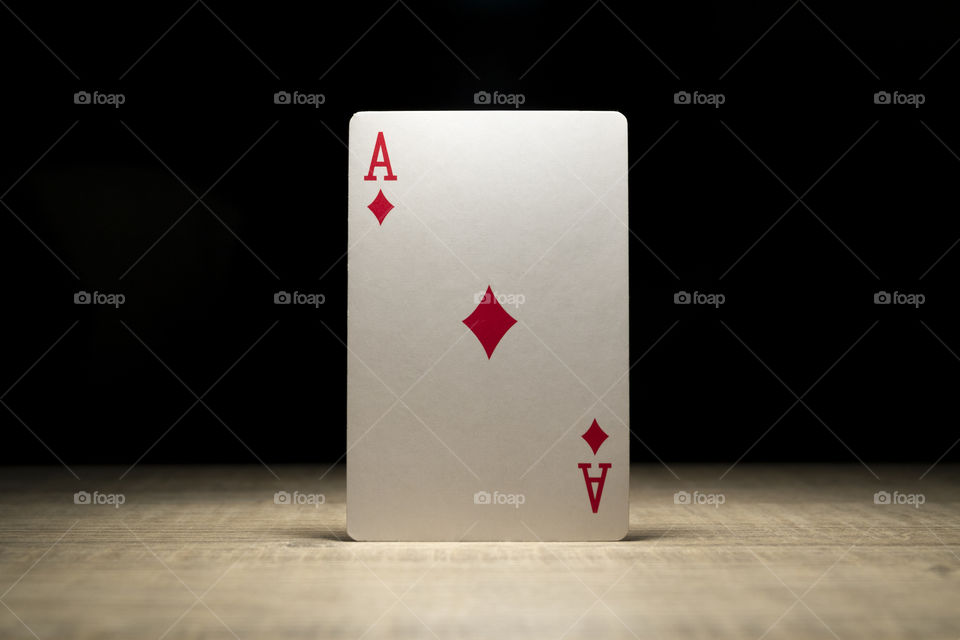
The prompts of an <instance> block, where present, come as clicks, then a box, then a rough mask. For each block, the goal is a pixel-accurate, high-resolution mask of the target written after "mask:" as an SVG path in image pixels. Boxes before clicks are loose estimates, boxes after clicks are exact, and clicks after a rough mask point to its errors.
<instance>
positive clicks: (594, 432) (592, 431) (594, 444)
mask: <svg viewBox="0 0 960 640" xmlns="http://www.w3.org/2000/svg"><path fill="white" fill-rule="evenodd" d="M580 437H581V438H583V439H584V440H586V441H587V444H588V445H590V448H591V449H593V455H597V450H599V449H600V445H602V444H603V442H604V441H605V440H606V439H607V438H609V437H610V436H608V435H607V434H606V433H605V432H604V431H603V429H601V428H600V425H598V424H597V421H596V419H594V421H593V424H591V425H590V428H589V429H587V430H586V431H585V432H584V434H583V435H582V436H580Z"/></svg>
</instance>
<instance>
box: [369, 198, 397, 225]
mask: <svg viewBox="0 0 960 640" xmlns="http://www.w3.org/2000/svg"><path fill="white" fill-rule="evenodd" d="M367 209H370V211H373V215H375V216H377V221H378V222H379V223H380V224H383V219H384V218H386V217H387V214H388V213H390V211H392V210H393V205H392V204H390V201H389V200H387V198H386V196H384V195H383V190H381V191H380V192H379V193H377V197H376V198H374V199H373V202H371V203H370V204H368V205H367Z"/></svg>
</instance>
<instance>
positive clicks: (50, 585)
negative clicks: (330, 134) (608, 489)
mask: <svg viewBox="0 0 960 640" xmlns="http://www.w3.org/2000/svg"><path fill="white" fill-rule="evenodd" d="M872 468H873V471H874V472H876V474H877V475H878V476H879V477H880V479H879V480H877V479H876V478H874V477H873V476H872V475H871V474H870V472H868V470H867V469H865V468H864V467H862V466H859V465H852V466H754V465H747V464H742V465H740V466H737V467H736V468H734V469H733V470H732V471H731V472H730V473H729V474H728V475H727V476H726V477H725V478H724V479H723V480H720V479H719V478H720V476H721V474H723V472H724V471H725V470H726V466H684V465H676V466H672V470H673V472H675V473H676V475H677V476H678V477H679V480H678V479H677V478H675V477H674V476H673V475H671V474H670V473H669V472H668V471H667V470H666V469H664V468H663V467H660V466H636V467H634V469H633V474H632V480H633V487H632V494H631V500H632V505H631V533H630V535H629V536H628V538H627V539H626V540H625V541H622V542H615V543H602V544H598V543H589V544H583V543H570V544H558V543H550V544H545V543H509V544H503V543H482V544H475V543H471V544H466V543H459V544H458V543H443V544H435V543H431V544H426V543H421V544H410V543H403V544H400V543H356V542H351V541H349V540H348V539H347V536H346V531H345V526H344V473H343V469H342V468H338V469H335V470H334V471H332V472H331V473H329V474H328V475H326V476H325V477H323V479H322V480H321V479H320V476H321V475H322V474H323V472H324V471H325V468H324V467H275V468H274V471H275V472H276V473H277V475H278V476H279V478H280V479H279V480H277V479H275V478H274V477H273V476H272V475H271V474H270V473H269V472H268V471H267V470H266V469H265V468H263V467H260V466H249V467H247V466H231V467H195V466H194V467H191V466H181V467H149V466H141V467H136V468H135V469H134V470H133V471H132V472H131V473H130V475H128V476H127V477H126V478H125V479H124V480H123V481H118V480H117V478H118V476H120V475H121V473H122V472H123V471H124V469H122V468H111V467H99V468H83V467H80V468H75V469H74V471H75V472H76V473H77V475H78V476H79V477H80V479H79V480H77V479H75V478H73V477H72V476H71V475H70V474H69V473H68V472H67V471H66V470H65V469H63V468H61V467H48V468H7V469H5V470H3V471H0V593H2V596H0V602H2V604H3V605H4V606H2V607H0V638H4V639H8V638H9V639H13V638H32V637H37V638H40V639H41V640H47V639H61V638H78V639H80V638H151V639H159V638H184V637H189V638H243V639H247V638H271V639H288V638H349V639H351V640H356V639H358V638H412V637H416V638H435V637H438V638H444V639H446V638H484V639H501V638H591V639H599V638H603V639H606V638H618V637H619V638H634V637H636V638H664V639H667V638H709V639H711V640H715V639H717V638H745V639H747V640H758V639H760V638H808V637H809V638H841V639H843V640H846V639H848V638H871V639H878V638H897V639H902V638H951V639H953V640H956V639H957V638H958V637H960V492H958V488H960V467H957V466H949V465H946V464H941V465H938V466H936V467H935V468H934V469H933V470H932V471H930V473H929V474H928V475H926V476H925V477H924V478H923V479H922V480H919V479H918V478H919V477H920V476H921V474H923V472H924V471H925V470H926V468H925V467H888V466H886V467H885V466H873V467H872ZM80 490H86V491H88V492H90V493H91V494H92V492H93V491H94V490H96V491H98V492H99V494H98V496H99V497H100V499H108V498H103V496H104V495H106V494H111V493H122V494H123V496H124V498H125V502H124V504H122V505H120V506H115V505H110V504H103V505H97V504H74V492H76V491H80ZM678 490H685V491H688V492H689V493H690V495H691V502H696V501H698V500H699V501H708V502H709V501H710V498H709V496H711V495H712V496H714V500H713V502H714V504H676V503H675V492H676V491H678ZM878 490H886V491H888V492H890V493H891V495H893V492H894V491H897V492H898V493H897V496H898V497H899V499H901V500H909V496H910V495H912V494H922V495H923V500H924V503H923V504H922V505H919V506H911V505H909V504H902V505H896V504H880V505H878V504H875V503H874V493H875V492H876V491H878ZM276 491H288V492H290V493H291V494H292V493H293V492H294V491H299V492H300V494H307V495H310V494H323V495H324V496H325V499H326V502H325V504H323V505H313V504H304V505H292V504H275V502H274V495H275V492H276ZM694 491H698V492H699V493H698V494H694V493H693V492H694ZM681 495H682V494H681ZM720 495H722V499H723V503H722V504H716V503H717V502H719V501H720V498H719V496H720Z"/></svg>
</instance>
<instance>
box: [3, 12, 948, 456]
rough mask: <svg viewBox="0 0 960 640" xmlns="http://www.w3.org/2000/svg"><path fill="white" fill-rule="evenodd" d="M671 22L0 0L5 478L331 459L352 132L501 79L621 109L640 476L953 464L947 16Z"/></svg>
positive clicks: (705, 15)
mask: <svg viewBox="0 0 960 640" xmlns="http://www.w3.org/2000/svg"><path fill="white" fill-rule="evenodd" d="M664 4H665V5H667V4H669V8H667V7H664V6H658V8H651V7H648V6H646V3H632V2H616V1H613V0H609V1H607V0H605V1H604V2H595V3H594V2H590V1H588V2H582V3H579V2H578V3H569V4H561V3H553V2H551V3H547V2H545V1H543V2H506V1H505V0H503V1H488V2H480V1H479V0H472V1H458V2H446V3H442V4H439V3H438V4H430V3H424V2H418V1H416V0H404V1H403V2H397V3H391V2H358V3H342V4H339V3H338V4H336V5H333V4H331V3H310V4H309V5H305V4H304V5H302V4H300V3H283V2H278V3H270V4H268V5H260V4H251V5H243V4H239V3H227V2H219V1H217V0H205V2H197V3H194V4H190V3H189V2H184V3H152V4H145V3H133V4H130V3H96V4H88V3H77V4H73V5H70V6H67V7H59V6H58V7H53V6H48V5H44V4H43V3H27V2H9V3H8V8H0V47H2V51H0V54H2V60H3V63H2V66H3V87H4V88H3V105H4V111H5V113H6V117H5V118H4V120H3V125H2V129H0V130H2V136H3V137H2V140H3V142H2V151H0V156H2V163H0V192H6V193H5V194H4V195H3V196H2V198H0V200H2V202H3V203H4V204H5V205H6V207H0V242H2V244H0V274H2V276H0V277H2V279H3V288H2V295H3V297H4V305H3V321H2V322H3V326H4V331H3V338H2V340H3V356H2V359H0V393H3V396H2V399H3V403H4V405H5V407H0V429H2V433H3V446H2V447H0V452H2V453H0V456H2V460H3V461H4V462H6V463H19V462H24V463H51V464H57V458H58V457H59V458H60V459H61V460H62V461H64V462H65V463H67V464H79V463H91V462H111V463H119V464H127V465H129V464H133V463H134V462H136V461H137V460H141V459H142V461H143V462H255V461H256V460H257V458H259V459H261V460H263V461H265V462H267V463H276V462H311V461H333V460H336V459H338V458H339V456H340V455H341V454H342V453H343V451H344V448H345V391H346V390H345V373H344V372H345V366H346V359H347V353H346V350H345V349H344V347H343V345H342V344H341V343H340V342H339V339H338V338H337V337H336V336H334V335H333V333H336V334H337V335H338V336H340V337H345V331H346V314H345V309H346V300H345V292H346V266H345V260H344V259H342V258H343V254H344V252H345V251H346V187H347V185H346V166H347V162H346V160H347V152H346V149H345V147H344V143H345V142H346V137H347V123H348V120H349V118H350V116H351V115H352V114H353V113H354V112H356V111H360V110H381V109H475V108H489V107H478V106H476V105H474V102H473V95H474V93H475V92H477V91H481V90H485V91H490V92H493V91H499V92H501V93H522V94H523V95H524V96H525V100H526V101H525V104H524V105H523V107H522V108H523V109H614V110H619V111H621V112H623V113H624V114H625V115H626V116H627V118H628V120H629V126H630V156H631V162H636V165H635V167H634V168H633V170H632V172H631V174H630V208H631V211H630V212H631V215H630V218H631V229H632V231H633V232H634V234H635V235H634V236H633V238H632V239H631V301H630V305H631V315H632V326H631V356H632V358H631V361H636V360H638V359H639V361H638V362H637V363H636V365H635V367H634V368H633V370H632V372H631V385H632V390H633V392H632V399H631V400H632V402H631V420H632V423H631V424H632V427H633V430H634V431H635V433H636V435H637V437H638V438H637V439H635V440H634V441H633V443H632V451H633V458H634V459H635V460H638V461H648V460H654V459H655V456H657V457H659V458H661V459H663V460H667V461H680V460H691V461H692V460H723V461H731V462H732V461H734V460H738V459H740V458H741V456H745V457H744V458H743V459H744V460H746V461H760V460H776V461H800V460H829V461H844V462H846V461H850V462H853V461H856V459H857V458H861V459H863V460H865V461H918V462H924V463H928V464H933V463H934V462H936V461H937V460H938V459H940V458H941V456H944V454H945V453H946V457H945V458H944V460H956V459H957V451H958V450H960V448H958V449H952V450H951V447H952V446H953V445H954V444H955V442H956V441H957V439H958V437H960V431H958V426H957V420H956V414H955V412H954V409H955V390H956V388H957V384H958V382H960V358H958V357H957V355H956V354H955V353H954V352H956V351H957V350H960V331H958V328H957V323H956V319H957V304H956V288H955V283H956V277H955V276H956V274H957V270H958V267H960V249H956V250H952V251H951V248H952V247H953V246H954V244H955V243H956V242H957V240H958V238H960V219H958V216H957V205H958V203H960V193H958V191H957V188H956V184H957V178H958V177H960V158H958V157H957V155H956V153H954V151H952V150H951V149H955V150H956V149H960V131H958V127H957V119H956V113H957V106H958V105H960V100H958V97H960V96H958V94H957V91H956V89H955V86H956V78H957V73H958V70H960V47H958V48H957V49H956V50H951V47H952V45H954V44H955V43H956V40H957V38H958V37H960V22H958V20H957V15H956V12H955V11H953V10H949V9H947V8H946V7H945V6H944V5H946V4H947V3H937V2H920V3H910V4H909V5H899V6H890V7H884V6H878V5H876V4H875V3H867V2H851V3H843V8H840V7H838V6H837V3H828V2H821V1H817V0H809V1H807V2H796V3H793V4H791V3H790V2H789V1H788V2H747V3H737V4H735V5H728V4H727V3H717V4H709V3H708V4H688V3H672V4H670V3H664ZM945 53H946V55H944V54H945ZM941 56H943V57H942V59H940V58H941ZM58 58H59V59H58ZM658 58H659V60H658ZM938 59H939V62H938ZM935 63H936V64H935ZM294 89H298V90H301V91H308V92H320V93H323V94H324V95H325V97H326V103H325V104H324V105H323V106H321V107H320V108H319V109H313V108H310V107H308V106H292V105H275V104H274V103H273V93H274V92H276V91H279V90H287V91H292V90H294ZM80 90H87V91H91V92H92V91H94V90H97V91H100V92H121V93H123V94H124V95H125V97H126V103H125V104H124V105H123V106H122V107H120V108H119V109H114V108H112V107H109V106H96V105H75V104H73V93H74V92H76V91H80ZM680 90H686V91H691V92H692V91H694V90H697V91H700V92H721V93H723V94H724V96H725V97H726V103H725V104H724V105H723V106H722V107H720V108H719V109H714V108H711V107H709V106H697V105H677V104H674V101H673V94H674V92H676V91H680ZM880 90H887V91H891V92H892V91H894V90H897V91H900V92H908V93H909V92H920V93H923V94H924V96H925V97H926V103H925V104H924V105H923V106H922V107H920V108H918V109H916V108H912V107H910V106H897V105H875V104H874V102H873V94H874V92H876V91H880ZM65 132H67V133H66V135H64V133H65ZM665 132H666V133H665ZM61 136H63V137H62V139H61ZM838 160H839V161H838ZM34 163H36V164H34ZM811 186H812V188H811ZM211 187H212V188H211ZM8 189H9V190H8ZM208 189H209V193H207V191H208ZM808 189H809V193H806V192H807V191H808ZM201 195H203V198H202V203H197V196H201ZM800 196H802V202H800V203H798V202H797V200H798V197H800ZM191 207H192V208H191ZM181 216H182V217H181ZM171 227H172V228H171ZM771 227H772V228H771ZM154 243H156V244H155V245H154ZM151 246H152V248H151ZM148 249H149V251H148ZM145 252H146V255H144V254H145ZM61 261H62V262H61ZM931 267H932V268H931ZM80 290H86V291H94V290H96V291H101V292H119V293H123V294H124V295H125V296H126V299H127V302H126V304H125V305H123V307H122V308H120V309H118V310H117V309H113V308H109V307H96V306H78V305H74V304H73V295H74V292H76V291H80ZM278 290H287V291H292V290H299V291H306V292H318V293H323V294H325V295H326V301H327V302H326V304H325V305H324V306H323V307H321V308H320V309H313V308H308V307H285V306H277V305H274V304H273V294H274V292H276V291H278ZM680 290H685V291H703V292H719V293H723V294H725V296H726V299H727V302H726V304H725V305H724V306H722V307H721V308H720V309H713V308H709V307H697V306H680V305H675V304H674V303H673V296H674V293H675V292H677V291H680ZM880 290H885V291H895V290H896V291H901V292H909V293H923V294H924V295H925V296H926V300H927V301H926V303H925V304H924V305H923V306H922V307H920V308H919V309H915V308H912V307H903V306H892V305H891V306H878V305H875V304H874V303H873V296H874V293H875V292H877V291H880ZM325 325H326V326H325ZM327 327H329V330H328V328H327ZM331 331H332V332H333V333H331ZM58 340H59V341H58ZM141 341H142V342H141ZM51 346H52V348H51ZM251 347H252V348H251ZM48 349H49V351H48ZM248 350H249V351H248ZM641 358H642V359H641ZM224 374H225V375H224ZM824 374H826V375H824ZM221 376H223V377H222V378H221ZM821 376H822V377H821ZM814 384H815V386H813V388H812V389H811V390H810V393H809V395H806V396H804V395H803V394H804V393H805V392H806V391H807V389H808V388H809V387H811V386H812V385H814ZM212 385H215V386H213V388H212V389H211V390H210V392H209V394H208V395H205V396H203V394H204V393H205V392H206V391H207V389H208V388H210V387H211V386H212ZM194 394H196V395H197V396H203V402H202V403H199V404H194V403H195V401H196V396H195V395H194ZM794 394H796V396H801V397H802V398H803V401H802V403H796V396H795V395H794ZM192 405H193V406H192ZM191 406H192V408H191ZM791 407H792V408H791ZM188 409H189V410H188ZM764 434H765V435H764ZM641 440H642V442H641ZM948 451H949V453H948Z"/></svg>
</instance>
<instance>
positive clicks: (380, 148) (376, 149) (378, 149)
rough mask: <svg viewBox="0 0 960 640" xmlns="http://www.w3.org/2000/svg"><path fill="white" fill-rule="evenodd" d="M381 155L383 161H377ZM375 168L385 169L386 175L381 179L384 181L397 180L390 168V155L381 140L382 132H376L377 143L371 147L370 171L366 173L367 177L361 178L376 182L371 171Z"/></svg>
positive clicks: (385, 144)
mask: <svg viewBox="0 0 960 640" xmlns="http://www.w3.org/2000/svg"><path fill="white" fill-rule="evenodd" d="M381 155H383V160H377V158H378V157H380V156H381ZM376 167H386V169H387V175H385V176H384V177H383V179H384V180H396V179H397V176H395V175H393V168H392V167H391V166H390V154H388V153H387V143H386V142H385V141H384V139H383V131H378V132H377V143H376V144H375V145H373V158H372V159H371V160H370V170H369V171H367V175H365V176H363V179H364V180H376V179H377V176H375V175H373V170H374V168H376Z"/></svg>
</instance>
